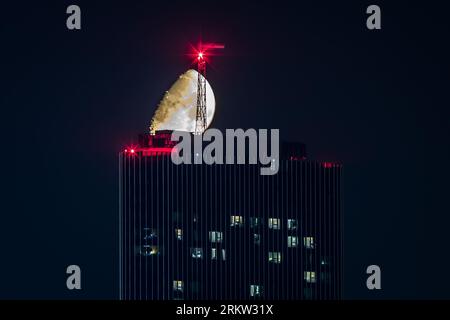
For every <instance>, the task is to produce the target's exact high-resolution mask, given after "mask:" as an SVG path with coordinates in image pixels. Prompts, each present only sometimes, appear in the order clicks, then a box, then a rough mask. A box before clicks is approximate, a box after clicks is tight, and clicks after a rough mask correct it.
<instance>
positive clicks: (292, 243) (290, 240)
mask: <svg viewBox="0 0 450 320" xmlns="http://www.w3.org/2000/svg"><path fill="white" fill-rule="evenodd" d="M297 243H298V239H297V237H293V236H288V247H289V248H296V247H297Z"/></svg>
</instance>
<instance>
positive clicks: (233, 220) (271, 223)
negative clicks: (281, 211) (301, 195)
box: [230, 216, 298, 230]
mask: <svg viewBox="0 0 450 320" xmlns="http://www.w3.org/2000/svg"><path fill="white" fill-rule="evenodd" d="M261 225H262V219H261V218H256V217H251V218H250V227H251V228H257V227H259V226H261ZM297 225H298V223H297V220H296V219H287V229H288V230H297ZM230 226H232V227H242V226H244V217H243V216H231V217H230ZM268 227H269V229H273V230H280V229H281V219H279V218H269V219H268Z"/></svg>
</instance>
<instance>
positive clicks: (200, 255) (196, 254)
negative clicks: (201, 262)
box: [191, 248, 203, 259]
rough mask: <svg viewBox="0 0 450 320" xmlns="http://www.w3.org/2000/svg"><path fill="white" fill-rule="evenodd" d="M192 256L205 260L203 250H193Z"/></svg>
mask: <svg viewBox="0 0 450 320" xmlns="http://www.w3.org/2000/svg"><path fill="white" fill-rule="evenodd" d="M191 256H192V258H194V259H202V258H203V249H202V248H191Z"/></svg>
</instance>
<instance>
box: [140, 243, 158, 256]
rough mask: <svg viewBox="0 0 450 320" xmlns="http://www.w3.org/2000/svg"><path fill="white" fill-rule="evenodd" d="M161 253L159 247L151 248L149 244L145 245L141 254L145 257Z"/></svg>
mask: <svg viewBox="0 0 450 320" xmlns="http://www.w3.org/2000/svg"><path fill="white" fill-rule="evenodd" d="M158 253H159V249H158V246H151V245H148V244H145V245H143V246H142V250H141V254H142V255H143V256H145V257H147V256H154V255H157V254H158Z"/></svg>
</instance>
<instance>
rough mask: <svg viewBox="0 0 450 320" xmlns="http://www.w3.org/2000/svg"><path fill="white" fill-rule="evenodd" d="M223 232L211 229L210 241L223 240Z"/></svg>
mask: <svg viewBox="0 0 450 320" xmlns="http://www.w3.org/2000/svg"><path fill="white" fill-rule="evenodd" d="M222 238H223V237H222V232H219V231H210V232H209V241H211V242H213V243H217V242H222Z"/></svg>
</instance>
